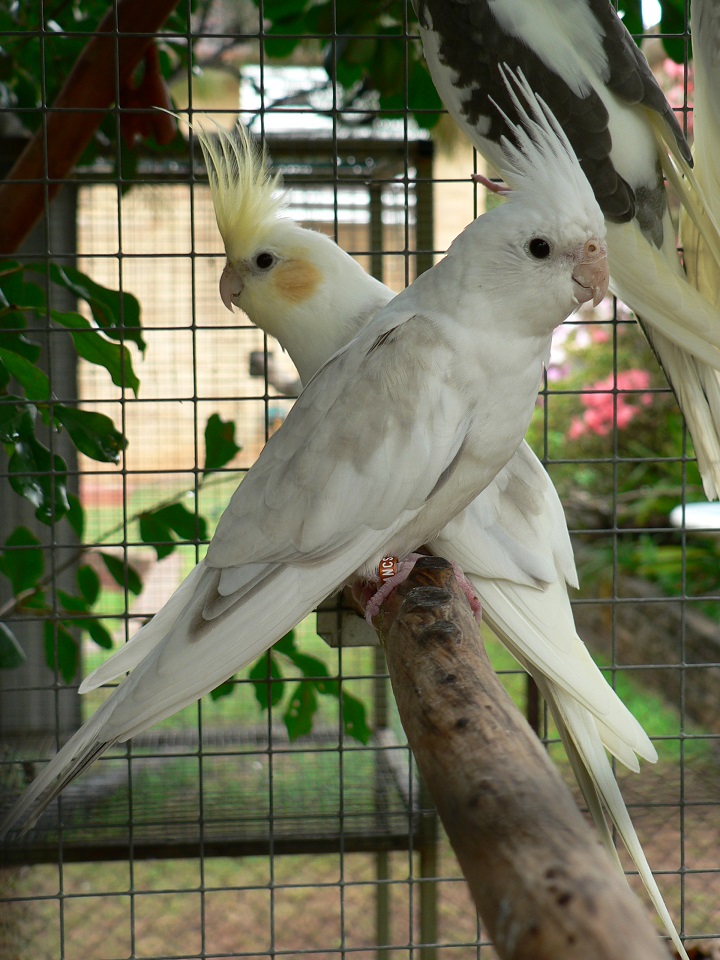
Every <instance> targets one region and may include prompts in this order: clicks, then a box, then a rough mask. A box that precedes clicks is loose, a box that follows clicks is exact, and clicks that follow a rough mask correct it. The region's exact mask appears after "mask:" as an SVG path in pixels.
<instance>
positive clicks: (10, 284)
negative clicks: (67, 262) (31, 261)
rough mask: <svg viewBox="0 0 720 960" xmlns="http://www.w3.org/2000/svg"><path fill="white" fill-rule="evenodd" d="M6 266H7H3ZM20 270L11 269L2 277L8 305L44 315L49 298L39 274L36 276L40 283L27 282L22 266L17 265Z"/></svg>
mask: <svg viewBox="0 0 720 960" xmlns="http://www.w3.org/2000/svg"><path fill="white" fill-rule="evenodd" d="M3 266H5V265H3ZM16 266H17V267H18V269H11V270H10V271H9V272H8V273H7V274H3V275H2V277H0V282H2V290H3V295H4V297H5V299H6V300H7V302H8V304H9V305H10V306H12V307H15V308H16V309H19V310H32V311H34V312H38V313H43V312H44V311H45V309H46V307H47V298H46V296H45V290H44V287H43V286H42V285H41V283H42V280H41V277H40V276H39V275H38V274H35V276H36V277H37V279H38V280H40V283H38V282H37V281H36V282H33V281H32V280H26V279H25V276H24V270H25V269H26V268H25V267H24V266H22V265H21V264H16Z"/></svg>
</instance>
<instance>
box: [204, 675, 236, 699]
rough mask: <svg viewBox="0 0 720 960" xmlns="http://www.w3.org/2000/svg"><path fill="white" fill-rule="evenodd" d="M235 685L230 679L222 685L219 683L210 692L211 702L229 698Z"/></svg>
mask: <svg viewBox="0 0 720 960" xmlns="http://www.w3.org/2000/svg"><path fill="white" fill-rule="evenodd" d="M236 686H237V684H236V683H234V682H233V680H232V678H231V679H230V680H225V682H224V683H219V684H218V685H217V687H215V689H214V690H211V691H210V699H211V700H219V699H220V698H221V697H229V696H230V694H231V693H233V692H234V690H235V687H236Z"/></svg>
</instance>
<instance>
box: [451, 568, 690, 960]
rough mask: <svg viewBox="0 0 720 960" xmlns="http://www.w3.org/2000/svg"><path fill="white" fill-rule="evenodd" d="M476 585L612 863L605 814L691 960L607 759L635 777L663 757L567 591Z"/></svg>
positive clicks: (677, 944) (558, 587)
mask: <svg viewBox="0 0 720 960" xmlns="http://www.w3.org/2000/svg"><path fill="white" fill-rule="evenodd" d="M470 579H471V580H472V581H473V584H474V585H475V587H476V589H477V591H478V594H479V596H480V598H481V601H482V604H483V616H484V619H485V620H486V621H487V622H488V623H489V625H490V626H491V628H492V629H493V630H494V631H495V632H496V633H497V635H498V636H499V637H500V639H501V640H502V641H503V643H504V644H505V646H506V647H507V648H508V650H510V652H511V653H512V654H513V656H515V657H516V659H517V660H518V661H519V662H520V664H521V665H522V666H523V667H524V668H525V669H526V670H527V671H528V673H530V674H531V676H533V677H534V678H535V680H536V682H537V684H538V687H539V689H540V692H541V694H542V696H543V697H544V698H545V701H546V702H547V704H548V706H549V707H550V709H551V711H552V713H553V716H554V718H555V722H556V725H557V728H558V731H559V734H560V737H561V739H562V742H563V744H564V746H565V749H566V752H567V755H568V758H569V760H570V763H571V765H572V768H573V772H574V774H575V777H576V779H577V782H578V784H579V786H580V789H581V791H582V794H583V797H584V798H585V802H586V803H587V806H588V809H589V811H590V814H591V816H592V818H593V821H594V822H595V824H596V827H597V829H598V831H599V833H600V836H601V838H602V840H603V842H604V844H605V846H606V847H607V848H608V851H609V852H610V855H611V856H612V858H613V859H614V860H615V861H616V862H617V863H618V864H619V860H618V857H617V852H616V850H615V846H614V844H613V841H612V835H611V832H610V829H609V826H608V822H607V819H606V816H605V811H606V812H607V814H608V815H609V817H610V819H611V820H612V823H613V824H614V825H615V828H616V829H617V831H618V834H619V835H620V837H621V839H622V841H623V843H624V844H625V846H626V847H627V850H628V852H629V854H630V856H631V858H632V860H633V862H634V864H635V866H636V868H637V870H638V873H639V875H640V878H641V880H642V882H643V883H644V885H645V887H646V889H647V891H648V895H649V897H650V899H651V901H652V903H653V905H654V907H655V909H656V910H657V913H658V915H659V917H660V919H661V920H662V922H663V924H664V925H665V928H666V930H667V932H668V934H669V936H670V937H671V939H672V941H673V943H674V945H675V947H676V948H677V950H678V952H679V953H680V956H681V957H682V958H683V960H687V954H686V952H685V949H684V947H683V945H682V941H681V940H680V937H679V935H678V932H677V930H676V929H675V926H674V924H673V921H672V918H671V917H670V914H669V912H668V909H667V907H666V906H665V902H664V900H663V898H662V894H661V893H660V890H659V888H658V885H657V883H656V881H655V878H654V877H653V874H652V871H651V869H650V866H649V864H648V862H647V858H646V857H645V854H644V852H643V849H642V846H641V844H640V841H639V839H638V836H637V834H636V832H635V828H634V827H633V824H632V821H631V819H630V815H629V814H628V811H627V808H626V806H625V801H624V800H623V798H622V794H621V792H620V788H619V787H618V785H617V781H616V780H615V776H614V774H613V771H612V767H611V766H610V762H609V760H608V756H607V754H606V752H605V751H606V750H608V751H609V752H610V753H611V754H612V755H613V756H615V757H616V758H617V759H618V760H620V761H621V762H622V763H624V764H625V765H626V766H627V767H629V768H630V769H631V770H634V771H637V770H639V764H638V760H637V757H638V756H641V757H643V758H645V759H647V760H649V761H651V762H654V761H656V760H657V753H656V751H655V748H654V746H653V745H652V743H651V742H650V739H649V738H648V736H647V734H646V733H645V731H644V730H643V729H642V727H641V726H640V724H639V723H638V721H637V720H636V719H635V717H633V715H632V714H631V713H630V711H629V710H628V709H627V708H626V707H625V705H624V704H623V703H622V701H621V700H620V699H619V698H618V696H617V694H616V693H615V691H614V690H613V689H612V688H611V687H610V685H609V684H608V683H607V681H606V680H605V678H604V677H603V675H602V673H601V672H600V670H599V669H598V668H597V666H596V665H595V664H594V662H593V660H592V657H591V656H590V654H589V653H588V651H587V649H586V647H585V645H584V644H583V642H582V640H581V639H580V638H579V637H578V636H577V634H576V633H575V629H574V623H573V618H572V613H571V611H570V607H569V604H567V602H566V603H565V604H562V603H560V602H555V601H556V600H557V599H558V598H557V597H555V596H550V595H551V594H555V593H558V591H559V592H560V593H564V592H565V593H566V591H565V587H564V585H562V584H559V583H558V584H556V585H555V588H552V587H551V588H546V589H545V590H537V589H533V588H529V587H515V588H514V589H509V588H508V585H504V586H503V590H502V591H500V590H499V589H498V587H497V585H496V584H494V583H492V582H488V581H484V580H482V579H481V578H478V577H472V576H471V577H470ZM565 600H566V601H567V597H565ZM565 608H566V609H565ZM548 611H551V612H552V618H551V619H552V622H549V620H548V617H549V616H550V613H549V612H548ZM556 615H557V619H555V616H556Z"/></svg>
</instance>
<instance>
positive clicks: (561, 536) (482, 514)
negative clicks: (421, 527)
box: [430, 441, 578, 588]
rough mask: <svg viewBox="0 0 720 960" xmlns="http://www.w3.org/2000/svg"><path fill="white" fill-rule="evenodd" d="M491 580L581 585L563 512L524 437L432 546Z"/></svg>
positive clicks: (532, 584) (526, 583)
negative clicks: (448, 548) (446, 550)
mask: <svg viewBox="0 0 720 960" xmlns="http://www.w3.org/2000/svg"><path fill="white" fill-rule="evenodd" d="M448 542H450V543H452V544H453V549H454V550H455V556H454V558H453V559H454V560H455V562H456V563H459V564H460V566H461V567H462V568H463V569H464V570H468V571H471V572H472V573H474V574H477V575H478V576H481V577H484V578H486V579H488V580H499V581H505V580H507V581H509V582H511V583H518V584H524V585H526V586H528V587H538V588H540V587H542V586H544V585H545V584H548V583H552V582H554V581H555V580H557V578H558V576H560V577H561V578H562V579H563V581H564V582H565V583H567V584H569V585H570V586H573V587H577V585H578V579H577V571H576V569H575V559H574V557H573V549H572V544H571V542H570V535H569V534H568V529H567V523H566V521H565V514H564V512H563V508H562V504H561V503H560V498H559V497H558V495H557V491H556V490H555V487H554V486H553V484H552V481H551V480H550V477H549V476H548V475H547V472H546V471H545V469H544V467H543V465H542V464H541V463H540V461H539V460H538V458H537V457H536V456H535V454H534V453H533V452H532V450H531V449H530V447H529V446H528V445H527V443H525V442H524V441H523V443H521V444H520V446H519V447H518V449H517V450H516V452H515V454H514V456H513V457H512V459H511V460H510V461H508V463H507V464H506V466H505V467H503V469H502V470H501V471H500V472H499V473H498V475H497V476H496V477H495V479H494V480H493V482H492V483H491V484H489V485H488V486H487V487H486V488H485V490H483V491H482V493H481V494H480V496H478V497H477V498H476V499H475V500H474V501H473V502H472V504H471V505H470V506H469V507H467V508H466V509H465V510H463V512H462V513H459V514H458V515H457V516H456V517H453V519H452V520H451V521H450V522H449V523H448V524H447V525H446V526H445V527H444V528H443V531H442V533H441V534H440V537H439V539H438V540H437V541H433V542H432V543H431V544H430V547H431V549H433V550H434V551H436V552H437V553H439V554H441V555H444V554H443V549H444V546H445V544H446V543H448Z"/></svg>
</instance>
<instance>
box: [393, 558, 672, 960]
mask: <svg viewBox="0 0 720 960" xmlns="http://www.w3.org/2000/svg"><path fill="white" fill-rule="evenodd" d="M376 627H377V628H378V631H379V632H380V634H381V637H382V638H383V641H384V644H385V652H386V656H387V662H388V669H389V671H390V679H391V681H392V685H393V689H394V691H395V698H396V700H397V705H398V709H399V711H400V717H401V720H402V723H403V726H404V728H405V732H406V734H407V737H408V741H409V743H410V747H411V749H412V751H413V754H414V755H415V759H416V761H417V764H418V768H419V770H420V773H421V775H422V777H423V779H424V780H425V783H426V784H427V786H428V788H429V790H430V793H431V794H432V796H433V799H434V801H435V804H436V806H437V809H438V813H439V814H440V817H441V819H442V821H443V824H444V826H445V830H446V832H447V834H448V837H449V839H450V842H451V844H452V846H453V849H454V850H455V853H456V855H457V858H458V861H459V862H460V866H461V868H462V871H463V873H464V875H465V879H466V880H467V882H468V885H469V887H470V892H471V894H472V897H473V899H474V901H475V904H476V906H477V909H478V912H479V913H480V916H481V918H482V921H483V923H484V924H485V926H486V929H487V930H488V932H489V934H490V936H491V937H492V939H493V942H494V944H495V948H496V950H497V952H498V954H499V956H500V957H501V958H502V960H571V958H572V960H623V958H625V957H633V960H663V958H665V960H667V957H668V953H667V951H666V949H665V946H664V944H663V943H662V941H661V939H660V938H659V936H658V934H657V933H656V932H655V930H654V929H653V926H652V924H651V922H650V920H649V918H648V916H647V915H646V912H645V910H644V908H643V907H642V905H641V904H640V901H639V900H638V899H637V898H636V897H635V895H634V894H633V893H632V892H631V890H630V888H629V887H628V885H627V883H626V881H625V878H624V877H623V876H622V875H621V874H620V873H619V872H618V870H617V867H616V866H615V865H614V864H612V863H611V861H610V859H609V857H608V856H607V854H606V852H605V851H604V850H603V848H602V847H601V845H600V841H599V839H598V837H597V836H596V835H595V834H594V833H593V831H592V829H591V828H590V826H589V825H588V824H587V823H586V822H585V820H584V819H583V817H582V815H581V814H580V811H579V810H578V808H577V807H576V805H575V802H574V801H573V798H572V795H571V794H570V791H569V790H568V789H567V787H566V786H565V784H564V783H563V781H562V779H561V777H560V775H559V773H558V772H557V770H556V769H555V767H554V766H553V764H552V763H551V761H550V760H549V758H548V757H547V754H546V753H545V750H544V749H543V747H542V745H541V744H540V743H539V742H538V740H537V738H536V737H535V736H534V734H533V733H532V731H531V730H530V728H529V726H528V725H527V723H526V722H525V720H524V719H523V717H522V715H521V714H520V712H519V711H518V710H517V709H516V708H515V706H514V705H513V703H512V702H511V700H510V698H509V697H508V695H507V694H506V693H505V690H504V688H503V687H502V685H501V684H500V682H499V680H498V679H497V677H496V675H495V672H494V670H493V669H492V666H491V665H490V661H489V660H488V657H487V654H486V653H485V649H484V647H483V645H482V643H481V642H480V636H479V632H478V625H477V623H476V622H475V619H474V617H473V615H472V612H471V610H470V607H469V604H468V602H467V600H466V598H465V596H464V595H463V594H462V592H461V591H460V589H459V588H458V586H457V583H456V582H455V577H454V574H453V570H452V567H451V566H450V564H448V563H447V561H445V560H443V559H440V558H437V557H427V558H423V559H422V560H420V561H419V562H418V564H417V566H416V567H415V570H414V571H413V573H412V574H411V576H410V578H409V579H408V580H407V581H406V582H405V583H404V584H402V585H401V586H400V587H398V589H397V590H396V591H395V593H394V594H393V595H392V596H391V597H390V598H388V600H387V601H386V604H385V606H384V607H383V610H382V611H381V613H380V615H379V617H378V618H377V621H376Z"/></svg>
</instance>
